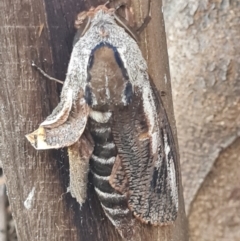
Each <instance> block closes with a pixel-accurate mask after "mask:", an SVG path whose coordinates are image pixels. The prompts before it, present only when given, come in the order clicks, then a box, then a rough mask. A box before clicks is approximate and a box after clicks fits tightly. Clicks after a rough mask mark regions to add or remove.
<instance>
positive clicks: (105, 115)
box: [89, 110, 112, 123]
mask: <svg viewBox="0 0 240 241" xmlns="http://www.w3.org/2000/svg"><path fill="white" fill-rule="evenodd" d="M89 116H90V118H91V119H93V120H95V121H96V122H98V123H107V122H108V121H109V119H110V118H111V116H112V112H100V111H95V110H91V111H90V114H89Z"/></svg>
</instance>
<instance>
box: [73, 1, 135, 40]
mask: <svg viewBox="0 0 240 241" xmlns="http://www.w3.org/2000/svg"><path fill="white" fill-rule="evenodd" d="M116 10H117V9H115V8H108V7H106V4H105V5H100V6H98V7H96V8H93V7H92V8H90V10H89V11H83V12H81V13H79V14H78V15H77V18H76V21H75V28H76V29H77V30H78V31H77V34H76V36H75V39H74V44H75V43H76V42H77V41H78V40H79V38H81V37H82V36H84V35H85V33H86V32H87V31H88V29H89V28H90V27H93V26H98V27H99V29H100V30H101V29H102V32H100V34H101V35H102V36H103V37H105V35H106V34H107V33H106V32H105V31H104V26H106V25H107V24H110V25H111V24H118V25H120V26H121V27H123V28H124V29H125V30H126V31H127V32H128V33H129V34H130V35H131V36H132V37H133V38H134V39H135V40H136V41H137V40H138V37H137V35H136V33H135V31H134V30H133V29H132V20H131V23H129V24H128V21H127V20H126V19H124V18H122V17H120V16H118V15H117V14H116ZM126 11H128V12H127V13H126V15H127V16H128V18H129V16H130V15H132V12H131V10H129V9H128V10H126ZM128 20H129V19H128ZM101 26H102V27H101Z"/></svg>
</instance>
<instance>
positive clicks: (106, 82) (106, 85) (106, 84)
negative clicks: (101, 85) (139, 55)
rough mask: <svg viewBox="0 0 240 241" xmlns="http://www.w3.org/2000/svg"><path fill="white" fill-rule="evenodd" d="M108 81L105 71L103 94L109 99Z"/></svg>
mask: <svg viewBox="0 0 240 241" xmlns="http://www.w3.org/2000/svg"><path fill="white" fill-rule="evenodd" d="M105 72H106V69H105ZM108 81H109V80H108V76H107V73H105V94H106V97H107V99H110V91H109V86H108Z"/></svg>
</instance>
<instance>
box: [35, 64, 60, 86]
mask: <svg viewBox="0 0 240 241" xmlns="http://www.w3.org/2000/svg"><path fill="white" fill-rule="evenodd" d="M32 66H33V67H34V68H36V69H37V70H38V71H39V72H40V73H41V74H42V75H43V76H44V77H46V78H47V79H49V80H53V81H56V82H57V83H60V84H62V85H63V81H61V80H59V79H56V78H53V77H51V76H50V75H48V74H47V73H46V72H45V71H43V70H42V69H41V68H39V67H38V66H37V65H36V64H35V63H34V62H33V61H32Z"/></svg>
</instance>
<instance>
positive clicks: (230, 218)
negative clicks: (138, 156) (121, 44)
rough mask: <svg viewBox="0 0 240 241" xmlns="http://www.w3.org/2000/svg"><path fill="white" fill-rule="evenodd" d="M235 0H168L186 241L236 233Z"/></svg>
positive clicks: (238, 88) (238, 73) (239, 146)
mask: <svg viewBox="0 0 240 241" xmlns="http://www.w3.org/2000/svg"><path fill="white" fill-rule="evenodd" d="M239 12H240V1H239V0H237V1H228V0H219V1H217V0H214V1H207V0H201V1H192V0H187V1H186V0H166V1H165V4H164V15H165V21H166V26H167V27H166V30H167V36H168V48H169V59H170V67H171V74H172V79H173V82H172V85H173V99H174V109H175V113H176V121H177V130H178V137H179V146H180V156H181V166H182V176H183V187H184V197H185V205H186V210H187V213H188V214H189V227H190V234H191V236H190V238H191V240H197V241H200V240H204V241H210V240H211V241H213V240H219V241H220V240H239V239H240V231H239V225H240V211H239V210H240V201H239V200H240V199H239V181H240V179H239V177H240V172H239V170H240V162H239V156H240V142H239V136H240V112H239V110H240V81H239V78H240V68H239V63H240V62H239V59H240V48H239V38H240V23H239V18H240V14H239Z"/></svg>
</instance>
